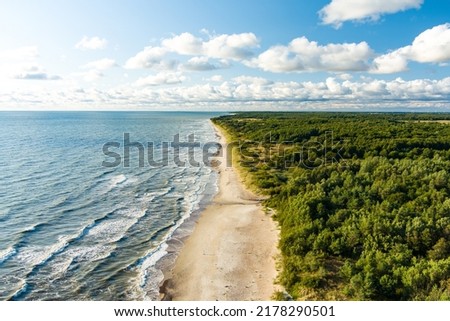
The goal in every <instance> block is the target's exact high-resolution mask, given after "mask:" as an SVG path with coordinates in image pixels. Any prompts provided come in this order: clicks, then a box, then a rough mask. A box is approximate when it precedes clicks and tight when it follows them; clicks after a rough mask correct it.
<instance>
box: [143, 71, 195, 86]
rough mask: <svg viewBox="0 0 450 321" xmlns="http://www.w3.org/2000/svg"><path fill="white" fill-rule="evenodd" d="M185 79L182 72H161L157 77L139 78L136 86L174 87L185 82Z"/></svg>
mask: <svg viewBox="0 0 450 321" xmlns="http://www.w3.org/2000/svg"><path fill="white" fill-rule="evenodd" d="M185 79H186V77H184V76H183V74H182V73H180V72H159V73H158V74H156V75H150V76H147V77H144V78H139V79H138V80H137V81H136V83H135V84H136V85H137V86H139V87H145V86H161V85H174V84H179V83H181V82H183V81H184V80H185Z"/></svg>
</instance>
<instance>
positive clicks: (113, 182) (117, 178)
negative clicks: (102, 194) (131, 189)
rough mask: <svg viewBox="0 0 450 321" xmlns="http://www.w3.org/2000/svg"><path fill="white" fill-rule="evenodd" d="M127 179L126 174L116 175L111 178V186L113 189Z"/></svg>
mask: <svg viewBox="0 0 450 321" xmlns="http://www.w3.org/2000/svg"><path fill="white" fill-rule="evenodd" d="M126 180H127V177H126V176H125V175H124V174H120V175H116V176H114V177H113V178H111V181H110V185H109V187H110V188H111V189H113V188H114V187H116V186H117V185H119V184H122V183H123V182H125V181H126Z"/></svg>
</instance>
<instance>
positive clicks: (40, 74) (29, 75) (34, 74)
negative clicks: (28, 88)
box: [13, 64, 61, 80]
mask: <svg viewBox="0 0 450 321" xmlns="http://www.w3.org/2000/svg"><path fill="white" fill-rule="evenodd" d="M13 78H15V79H28V80H59V79H61V77H60V76H57V75H49V74H48V73H47V72H46V71H45V70H44V68H43V67H41V66H39V65H36V64H31V65H23V66H22V67H21V71H20V72H18V73H16V74H15V75H14V76H13Z"/></svg>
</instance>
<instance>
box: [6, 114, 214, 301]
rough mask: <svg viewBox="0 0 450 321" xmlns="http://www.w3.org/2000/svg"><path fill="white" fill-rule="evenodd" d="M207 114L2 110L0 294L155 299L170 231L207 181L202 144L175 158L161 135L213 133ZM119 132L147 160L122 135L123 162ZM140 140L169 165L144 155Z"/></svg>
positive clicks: (175, 234)
mask: <svg viewBox="0 0 450 321" xmlns="http://www.w3.org/2000/svg"><path fill="white" fill-rule="evenodd" d="M212 116H214V114H211V113H162V112H1V113H0V226H1V229H0V300H156V299H158V295H159V294H158V287H159V285H160V282H161V281H162V279H163V274H162V271H161V270H162V269H164V267H165V265H167V264H170V262H171V260H172V261H173V257H174V253H176V250H177V242H176V239H180V238H182V237H183V236H185V235H186V233H189V229H190V227H189V221H190V220H191V221H192V219H193V218H194V217H195V215H196V214H197V213H198V212H199V210H200V208H201V206H202V204H205V203H206V202H207V201H208V200H209V199H211V197H212V196H213V195H214V194H215V192H216V180H217V175H216V173H215V172H214V170H212V168H211V167H210V166H208V164H204V163H203V162H202V161H201V160H202V154H201V151H200V149H197V150H196V154H195V157H196V160H198V162H199V165H198V166H191V165H188V164H186V166H179V164H175V163H174V162H173V158H174V156H176V155H174V153H175V152H174V150H173V149H170V148H169V150H168V155H166V156H164V155H162V150H161V146H163V142H169V143H170V142H172V141H173V140H174V135H176V134H179V135H180V141H182V142H183V141H186V140H187V136H188V135H189V134H195V141H196V142H200V143H206V142H215V141H217V137H216V135H215V133H214V130H213V127H212V125H211V123H210V122H209V118H211V117H212ZM124 133H129V136H130V140H131V141H133V142H140V143H142V144H143V146H144V147H145V154H144V159H145V164H144V165H145V166H143V167H140V166H139V157H138V156H139V150H138V148H137V147H136V146H131V148H130V150H131V152H130V158H129V159H130V166H129V167H124V163H123V159H124V156H125V150H124V149H123V145H124ZM107 142H117V143H119V144H120V147H119V148H110V149H109V150H110V151H114V152H115V153H116V154H117V155H118V156H120V159H121V160H122V162H121V163H120V165H119V166H115V167H107V166H104V165H105V163H103V162H105V161H106V162H108V163H111V162H112V161H113V160H115V159H114V158H112V157H108V156H106V155H105V154H104V152H103V146H104V144H105V143H107ZM150 142H151V143H153V146H154V147H153V153H154V154H155V156H154V158H155V159H156V160H159V159H160V158H161V157H165V159H167V165H165V166H159V167H152V166H149V165H148V163H147V160H148V157H147V156H148V155H147V153H148V151H149V148H148V145H147V143H150ZM187 157H188V155H187V149H183V148H181V149H180V159H181V160H187ZM191 225H192V223H191ZM183 233H184V234H183ZM178 243H179V242H178Z"/></svg>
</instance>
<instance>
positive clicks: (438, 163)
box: [212, 112, 450, 300]
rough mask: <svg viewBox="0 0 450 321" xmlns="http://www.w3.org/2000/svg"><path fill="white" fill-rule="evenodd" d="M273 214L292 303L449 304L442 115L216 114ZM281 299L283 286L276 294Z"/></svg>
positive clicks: (448, 183) (446, 120) (447, 139)
mask: <svg viewBox="0 0 450 321" xmlns="http://www.w3.org/2000/svg"><path fill="white" fill-rule="evenodd" d="M212 121H213V122H214V123H215V124H216V125H217V126H219V127H221V128H222V129H223V130H225V132H226V133H227V136H228V140H229V141H230V139H231V140H232V141H233V142H234V144H233V145H234V146H235V147H234V149H233V158H234V159H233V163H234V164H235V165H237V167H238V168H239V171H240V172H241V174H242V177H243V178H244V180H245V181H246V183H248V184H249V185H250V186H251V187H252V188H254V189H255V190H257V191H258V192H259V193H261V194H264V195H266V196H267V198H266V200H265V201H264V205H265V206H266V207H267V208H272V209H274V210H275V211H274V212H275V215H274V219H275V220H276V221H277V222H278V223H279V227H280V241H279V248H280V252H281V258H280V262H279V264H280V268H281V272H280V275H279V280H278V282H279V283H280V284H282V285H283V287H284V288H285V289H286V291H287V293H289V295H290V296H292V297H293V298H294V299H296V300H450V174H449V170H450V114H439V113H435V114H425V113H306V112H304V113H302V112H292V113H272V112H265V113H258V112H252V113H236V114H232V115H226V116H221V117H217V118H214V119H213V120H212ZM275 298H276V299H283V298H284V296H283V295H282V293H278V294H276V295H275Z"/></svg>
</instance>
